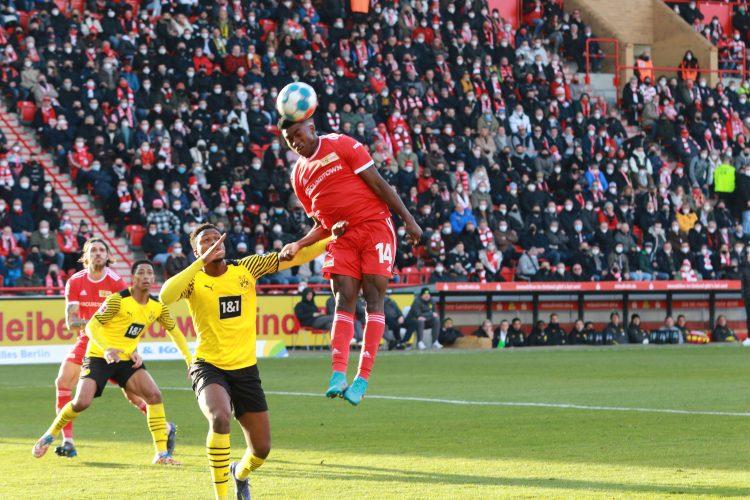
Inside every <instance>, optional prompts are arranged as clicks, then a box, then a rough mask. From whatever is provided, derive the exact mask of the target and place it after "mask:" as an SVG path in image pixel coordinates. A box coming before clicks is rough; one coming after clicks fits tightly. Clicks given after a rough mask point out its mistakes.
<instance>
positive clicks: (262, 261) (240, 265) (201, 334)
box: [180, 252, 279, 370]
mask: <svg viewBox="0 0 750 500" xmlns="http://www.w3.org/2000/svg"><path fill="white" fill-rule="evenodd" d="M278 268H279V254H278V253H275V252H274V253H269V254H264V255H251V256H249V257H245V258H243V259H240V260H227V270H226V272H225V273H224V274H222V275H221V276H209V275H208V274H206V273H205V272H204V271H203V270H202V269H201V270H199V271H198V272H197V273H196V274H195V276H194V277H193V279H192V280H191V282H190V284H189V285H188V286H187V288H186V289H185V290H184V291H183V292H182V295H181V296H180V298H183V299H187V301H188V308H189V309H190V315H191V316H192V318H193V325H194V327H195V330H196V333H197V335H198V347H197V348H196V351H195V358H196V359H202V360H204V361H206V362H208V363H211V364H212V365H214V366H217V367H218V368H221V369H223V370H237V369H239V368H245V367H248V366H252V365H254V364H255V363H256V362H257V359H256V354H255V340H256V324H255V318H256V308H257V305H256V297H255V284H256V282H257V280H258V279H260V278H261V277H262V276H264V275H266V274H272V273H275V272H276V271H277V270H278Z"/></svg>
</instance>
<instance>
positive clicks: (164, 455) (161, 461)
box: [151, 451, 182, 465]
mask: <svg viewBox="0 0 750 500" xmlns="http://www.w3.org/2000/svg"><path fill="white" fill-rule="evenodd" d="M151 463H152V464H154V465H182V464H181V463H180V462H178V461H177V460H175V459H174V458H172V454H171V453H169V452H168V451H163V452H161V453H157V454H156V456H155V457H154V461H153V462H151Z"/></svg>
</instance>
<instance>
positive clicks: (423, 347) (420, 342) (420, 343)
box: [417, 340, 427, 351]
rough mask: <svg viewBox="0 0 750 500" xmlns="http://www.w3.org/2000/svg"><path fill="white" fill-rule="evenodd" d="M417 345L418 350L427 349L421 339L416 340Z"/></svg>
mask: <svg viewBox="0 0 750 500" xmlns="http://www.w3.org/2000/svg"><path fill="white" fill-rule="evenodd" d="M417 347H418V348H419V350H420V351H424V350H425V349H427V346H426V345H424V342H422V341H421V340H420V341H419V342H417Z"/></svg>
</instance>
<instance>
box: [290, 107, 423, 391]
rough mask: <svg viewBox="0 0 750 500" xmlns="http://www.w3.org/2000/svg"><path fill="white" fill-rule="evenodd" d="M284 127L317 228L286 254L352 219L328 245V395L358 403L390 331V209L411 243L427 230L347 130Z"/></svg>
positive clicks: (298, 187) (296, 181)
mask: <svg viewBox="0 0 750 500" xmlns="http://www.w3.org/2000/svg"><path fill="white" fill-rule="evenodd" d="M279 128H280V129H281V130H282V133H283V135H284V138H285V139H286V142H287V144H288V145H289V147H290V148H291V149H292V150H293V151H295V152H296V153H297V154H299V155H300V158H299V159H298V160H297V163H296V164H295V165H294V168H293V170H292V186H293V188H294V192H295V193H296V195H297V197H298V198H299V200H300V202H301V203H302V206H303V207H304V209H305V212H307V214H308V215H309V216H310V217H312V218H313V221H314V226H313V228H312V229H311V230H310V232H308V233H307V235H305V236H304V237H303V238H301V239H300V240H298V241H296V242H294V243H289V244H288V245H286V246H285V247H284V248H283V249H282V251H281V253H280V255H279V258H280V259H282V260H288V259H291V258H292V257H294V255H295V254H296V253H297V252H298V251H299V249H300V248H302V247H305V246H307V245H310V244H312V243H315V242H316V241H318V240H321V239H323V238H325V237H327V236H328V235H329V234H330V230H331V227H332V226H333V225H334V224H335V223H336V222H338V221H345V222H346V223H347V226H346V232H345V233H344V235H343V236H341V237H339V238H338V239H336V240H334V241H331V242H330V243H329V244H328V247H327V248H326V251H327V254H326V258H325V262H324V264H323V268H322V271H323V274H324V276H325V277H326V278H327V279H329V278H330V280H331V287H332V289H333V293H334V296H335V300H336V312H335V315H334V321H333V328H332V330H331V354H332V358H333V361H332V365H333V374H332V375H331V380H330V382H329V386H328V390H327V391H326V396H328V397H330V398H333V397H343V398H345V399H346V400H347V401H349V402H350V403H351V404H353V405H357V404H359V402H360V401H361V400H362V397H363V396H364V393H365V391H366V389H367V381H368V379H369V376H370V372H371V370H372V365H373V363H374V362H375V356H376V354H377V352H378V347H379V345H380V341H381V339H382V338H383V332H384V330H385V317H384V315H383V302H384V299H385V292H386V289H387V287H388V281H389V279H390V278H391V277H392V275H393V259H394V254H395V251H396V235H395V231H394V230H393V222H392V221H391V212H390V210H392V211H393V212H395V213H396V215H398V216H399V217H400V218H401V220H402V221H403V222H404V225H405V228H406V232H407V233H408V238H409V242H410V243H411V244H413V245H417V244H419V242H420V240H421V238H422V229H421V228H420V227H419V225H418V224H417V222H416V221H415V220H414V217H413V216H412V215H411V213H409V211H408V210H407V208H406V206H404V203H403V201H401V198H399V196H398V194H397V193H396V190H395V189H393V188H392V187H391V186H390V185H389V184H388V183H387V182H386V181H385V180H384V179H383V178H382V177H381V176H380V174H379V173H378V170H377V169H376V168H373V160H372V158H371V157H370V154H369V153H368V152H367V148H366V147H365V146H363V145H362V144H360V143H359V142H357V141H356V140H354V139H352V138H351V137H347V136H345V135H340V134H328V135H322V136H319V135H318V134H317V133H316V131H315V125H314V124H313V122H312V120H304V121H301V122H286V121H284V120H282V121H281V123H280V124H279ZM389 209H390V210H389ZM360 289H361V290H362V294H363V295H364V299H365V302H367V321H366V325H365V331H364V343H363V347H362V352H361V354H360V359H359V369H358V370H357V376H356V378H355V379H354V381H353V382H352V385H351V386H349V385H347V379H346V369H347V364H348V361H349V344H350V342H351V339H352V336H353V335H354V316H353V315H354V312H355V305H356V302H357V297H358V295H359V291H360Z"/></svg>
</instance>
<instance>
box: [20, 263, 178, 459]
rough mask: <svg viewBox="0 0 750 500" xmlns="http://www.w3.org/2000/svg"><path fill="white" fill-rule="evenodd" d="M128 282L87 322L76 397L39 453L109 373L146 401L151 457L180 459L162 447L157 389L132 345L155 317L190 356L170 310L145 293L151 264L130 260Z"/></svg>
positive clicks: (162, 418) (36, 447)
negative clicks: (86, 345)
mask: <svg viewBox="0 0 750 500" xmlns="http://www.w3.org/2000/svg"><path fill="white" fill-rule="evenodd" d="M131 272H132V274H133V286H132V287H130V288H127V289H125V290H122V291H121V292H119V293H113V294H111V295H110V296H109V297H107V300H106V301H105V302H104V303H103V304H102V305H101V307H100V308H99V310H98V311H97V312H96V314H95V315H94V317H93V318H91V320H90V321H89V322H88V324H87V325H86V334H87V335H88V337H89V343H88V347H87V348H86V357H85V358H84V360H83V366H82V367H81V378H80V380H79V382H78V387H77V389H76V395H75V398H73V401H71V402H68V403H67V404H66V405H65V406H64V407H63V408H62V409H61V410H60V412H59V413H58V414H57V417H56V418H55V420H54V421H53V422H52V425H51V426H50V428H49V429H48V430H47V432H45V433H44V435H43V436H42V437H41V438H39V440H38V441H37V442H36V444H35V445H34V449H33V450H32V453H33V454H34V456H35V457H37V458H40V457H42V456H43V455H44V454H45V453H46V451H47V448H49V446H50V444H52V442H53V441H54V440H55V437H56V436H57V435H58V434H59V433H60V431H61V430H62V428H63V427H65V425H67V424H68V423H69V422H71V421H73V420H74V419H75V418H76V417H77V416H78V415H79V414H80V413H81V412H82V411H84V410H85V409H86V408H88V407H89V406H90V405H91V402H92V400H93V399H94V398H98V397H99V396H101V395H102V391H104V387H105V386H106V385H107V380H108V379H113V380H114V381H116V382H117V383H118V384H119V385H120V387H122V388H123V389H127V390H128V391H129V392H130V393H132V394H135V395H136V396H138V397H140V398H142V399H143V400H144V401H145V402H146V405H147V406H146V417H147V419H148V429H149V431H150V432H151V436H152V438H153V440H154V447H155V448H156V456H155V457H154V460H153V463H155V464H169V465H179V464H178V463H177V462H176V461H175V460H174V459H173V458H172V456H171V454H170V453H169V452H168V451H167V420H166V416H165V414H164V404H163V403H162V398H161V392H159V388H158V387H157V386H156V382H154V379H153V378H151V375H149V373H148V372H147V371H146V369H145V368H146V367H145V366H144V365H143V359H142V358H141V356H140V354H138V351H137V350H136V348H137V347H138V342H140V340H141V338H142V337H143V332H145V331H146V330H147V329H148V328H149V327H150V326H151V324H152V323H154V322H155V321H158V322H159V323H160V324H161V325H162V326H163V327H164V329H165V330H166V331H167V334H169V336H170V337H171V339H172V341H173V342H174V343H175V345H176V346H177V348H178V349H179V350H180V352H181V353H182V356H183V357H184V358H185V362H186V363H187V364H188V366H190V364H191V356H190V351H189V349H188V345H187V341H186V340H185V336H184V335H183V334H182V332H181V331H180V329H179V328H178V327H177V325H176V324H175V321H174V318H173V317H172V314H171V313H170V312H169V308H167V306H166V305H164V304H163V303H161V302H159V299H157V298H156V297H153V296H151V295H149V293H148V292H149V289H150V288H151V285H152V284H153V283H154V266H153V264H152V263H151V262H150V261H147V260H140V261H138V262H136V263H135V264H133V267H132V269H131Z"/></svg>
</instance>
